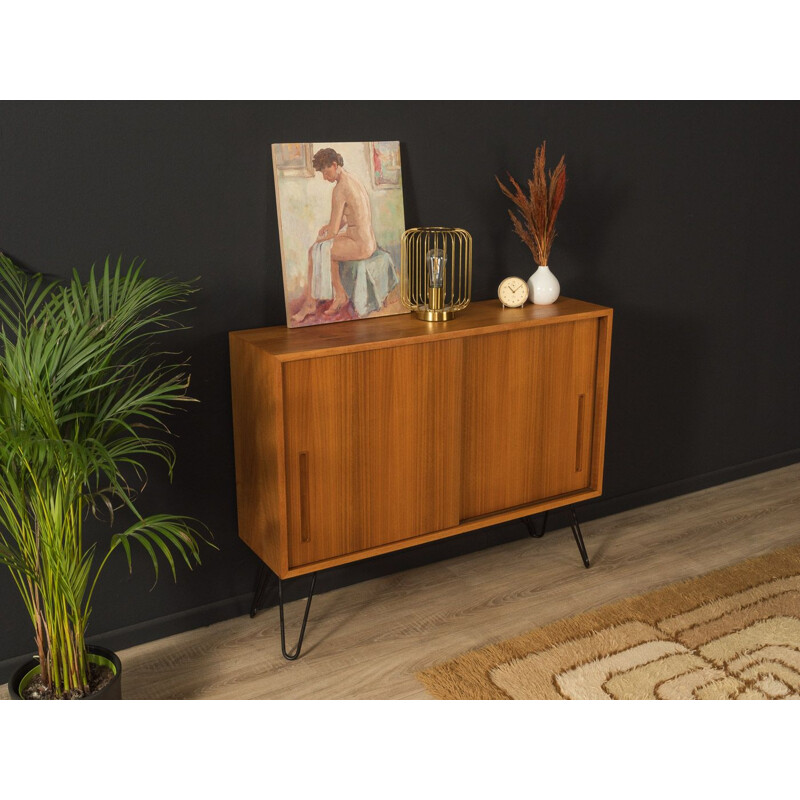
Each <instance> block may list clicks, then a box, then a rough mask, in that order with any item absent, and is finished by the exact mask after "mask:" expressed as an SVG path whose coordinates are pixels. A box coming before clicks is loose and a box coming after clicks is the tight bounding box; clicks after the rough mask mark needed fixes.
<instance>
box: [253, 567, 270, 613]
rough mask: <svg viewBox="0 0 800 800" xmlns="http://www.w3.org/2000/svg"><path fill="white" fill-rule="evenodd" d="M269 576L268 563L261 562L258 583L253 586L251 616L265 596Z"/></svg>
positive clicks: (257, 574)
mask: <svg viewBox="0 0 800 800" xmlns="http://www.w3.org/2000/svg"><path fill="white" fill-rule="evenodd" d="M268 577H269V570H268V569H267V565H266V564H260V565H259V567H258V569H257V570H256V583H255V586H254V587H253V605H252V606H251V607H250V616H251V617H254V616H255V615H256V612H257V611H258V609H259V607H260V606H261V601H262V600H263V598H264V590H265V589H266V588H267V578H268Z"/></svg>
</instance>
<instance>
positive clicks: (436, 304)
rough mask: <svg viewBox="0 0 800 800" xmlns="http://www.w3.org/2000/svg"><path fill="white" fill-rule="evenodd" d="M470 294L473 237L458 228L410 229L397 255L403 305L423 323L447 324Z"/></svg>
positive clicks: (465, 303)
mask: <svg viewBox="0 0 800 800" xmlns="http://www.w3.org/2000/svg"><path fill="white" fill-rule="evenodd" d="M471 293H472V237H471V236H470V235H469V233H467V231H465V230H463V229H461V228H409V229H408V230H407V231H406V232H405V233H404V234H403V241H402V249H401V253H400V297H401V299H402V301H403V305H404V306H405V307H406V308H407V309H409V310H411V311H413V312H414V313H415V314H416V315H417V317H418V318H419V319H421V320H425V321H426V322H446V321H447V320H449V319H453V317H454V316H455V315H456V312H458V311H463V310H464V309H465V308H466V307H467V306H468V305H469V301H470V294H471Z"/></svg>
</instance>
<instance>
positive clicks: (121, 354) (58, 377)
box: [0, 254, 213, 692]
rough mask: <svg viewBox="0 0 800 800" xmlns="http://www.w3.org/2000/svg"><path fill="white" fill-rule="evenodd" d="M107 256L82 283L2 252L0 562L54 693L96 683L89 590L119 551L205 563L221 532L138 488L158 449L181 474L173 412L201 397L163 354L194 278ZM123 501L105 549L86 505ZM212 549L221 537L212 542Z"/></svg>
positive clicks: (95, 507) (181, 366) (100, 512)
mask: <svg viewBox="0 0 800 800" xmlns="http://www.w3.org/2000/svg"><path fill="white" fill-rule="evenodd" d="M142 266H143V262H141V261H138V262H137V261H134V262H132V263H131V265H130V266H129V267H127V268H125V267H123V264H122V259H121V258H119V259H117V261H116V263H115V264H114V265H112V264H111V262H110V260H109V259H108V258H107V259H106V260H105V263H104V264H103V266H102V267H101V268H99V269H98V268H96V267H95V266H92V268H91V269H90V271H89V277H88V279H87V280H86V281H82V280H81V279H80V277H79V275H78V273H77V272H73V275H72V276H71V278H70V280H69V281H67V282H64V283H58V284H56V283H49V282H46V281H45V280H44V279H43V277H42V276H39V275H28V274H26V273H25V272H24V271H23V270H21V269H19V268H18V267H16V266H15V265H14V264H13V263H12V262H11V261H10V259H8V258H7V257H6V256H4V255H2V254H0V563H2V564H5V565H6V566H7V567H8V568H9V570H10V572H11V575H12V578H13V579H14V581H15V583H16V585H17V587H18V588H19V589H20V592H21V594H22V596H23V601H24V603H25V606H26V608H27V609H28V612H29V614H30V615H31V619H32V622H33V624H34V628H35V631H36V637H37V645H38V647H39V653H40V658H41V659H42V664H43V667H46V670H43V674H44V671H47V672H48V673H49V674H50V677H51V679H52V682H53V687H54V690H55V691H57V692H61V691H66V689H68V688H69V687H70V686H77V685H82V684H85V674H82V673H84V672H85V668H84V666H85V665H84V666H82V665H83V664H84V661H85V659H84V658H83V653H84V652H85V645H84V641H83V636H84V632H85V630H86V626H87V622H88V617H89V613H90V610H91V598H92V595H93V592H94V589H95V586H96V584H97V580H98V578H99V576H100V574H101V573H102V571H103V568H104V566H105V564H106V563H107V560H108V558H109V557H110V555H111V553H112V552H113V551H114V550H116V549H117V548H118V547H121V548H122V550H123V552H124V554H125V557H126V560H127V562H128V567H129V569H130V568H131V566H132V563H133V560H132V553H131V543H136V544H137V545H138V546H139V547H141V548H142V550H143V552H145V553H146V554H147V556H148V557H149V558H150V560H151V563H152V564H153V568H154V572H155V577H156V580H157V579H158V574H159V565H161V564H163V563H164V562H166V564H167V565H168V567H169V569H170V572H171V573H172V576H173V578H176V577H177V568H176V564H177V562H178V561H183V562H184V563H185V564H186V565H187V566H188V567H189V568H190V569H191V568H192V566H193V565H194V564H199V563H200V544H201V543H202V542H208V543H210V534H209V533H208V532H207V531H206V530H205V529H204V528H203V526H202V525H201V524H200V523H198V522H197V521H196V520H193V519H191V518H189V517H182V516H173V515H168V514H156V515H150V516H148V517H143V516H142V515H141V514H140V513H139V511H138V509H137V507H136V502H137V501H136V491H137V489H138V488H139V487H141V486H142V485H143V484H144V482H145V481H146V479H147V469H146V468H145V462H146V461H148V460H149V459H152V458H156V459H158V460H160V461H161V462H162V463H163V464H164V465H165V466H166V468H167V472H168V474H169V475H170V476H171V474H172V468H173V465H174V462H175V451H174V448H173V447H172V445H171V444H170V443H169V442H168V441H166V440H165V438H164V437H165V436H166V435H168V434H169V429H168V427H167V425H166V421H165V417H166V416H167V415H168V414H169V413H170V412H171V411H172V410H173V409H174V408H175V407H176V406H177V404H178V403H182V402H185V401H190V400H191V398H189V397H188V396H187V394H186V392H187V389H188V386H189V377H188V372H187V368H188V365H187V363H186V362H184V361H181V360H179V359H176V358H175V355H176V354H174V353H170V352H168V351H166V350H163V349H160V347H159V342H160V340H161V336H162V335H163V334H165V333H169V332H171V331H175V330H180V329H182V328H183V327H184V326H183V324H182V323H181V322H180V315H181V314H183V313H184V312H185V311H186V310H187V309H186V300H187V299H188V297H189V295H190V294H191V293H192V292H193V291H195V289H194V287H193V285H192V284H191V283H187V282H183V281H178V280H173V279H168V278H160V277H150V278H147V277H144V276H143V274H142ZM119 507H125V508H127V509H128V510H129V511H130V512H132V514H133V516H134V520H135V521H134V523H133V524H132V525H131V526H130V527H129V528H128V529H127V530H125V531H123V532H122V533H115V534H113V535H111V536H110V537H109V540H108V543H107V549H106V553H105V556H104V557H103V558H102V560H100V562H99V564H97V563H96V559H95V552H96V549H97V546H98V545H97V544H90V545H88V546H87V545H86V544H85V543H84V541H83V531H82V527H83V519H84V517H85V516H86V514H87V513H93V514H94V515H96V516H100V517H103V516H105V517H107V518H109V520H110V521H111V523H112V524H113V522H114V510H115V508H119ZM212 546H213V545H212Z"/></svg>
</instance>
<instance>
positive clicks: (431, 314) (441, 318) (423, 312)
mask: <svg viewBox="0 0 800 800" xmlns="http://www.w3.org/2000/svg"><path fill="white" fill-rule="evenodd" d="M414 313H415V314H416V315H417V319H421V320H424V321H425V322H447V321H448V320H450V319H453V317H455V315H456V312H455V311H453V309H451V308H438V309H433V308H417V309H415V310H414Z"/></svg>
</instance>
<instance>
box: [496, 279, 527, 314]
mask: <svg viewBox="0 0 800 800" xmlns="http://www.w3.org/2000/svg"><path fill="white" fill-rule="evenodd" d="M497 296H498V297H499V298H500V302H501V303H502V304H503V305H504V306H508V307H510V308H519V307H520V306H524V305H525V302H526V301H527V299H528V284H527V283H526V282H525V281H524V280H522V278H506V279H505V280H504V281H503V282H502V283H501V284H500V286H498V287H497Z"/></svg>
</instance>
